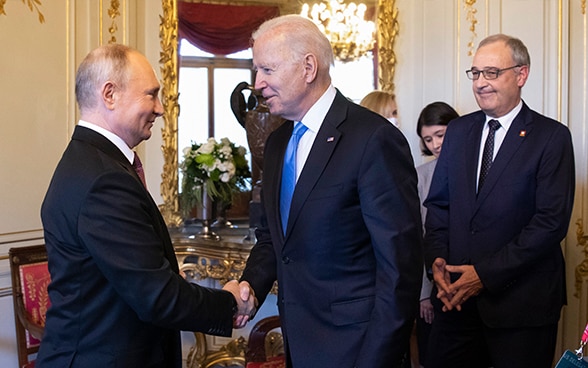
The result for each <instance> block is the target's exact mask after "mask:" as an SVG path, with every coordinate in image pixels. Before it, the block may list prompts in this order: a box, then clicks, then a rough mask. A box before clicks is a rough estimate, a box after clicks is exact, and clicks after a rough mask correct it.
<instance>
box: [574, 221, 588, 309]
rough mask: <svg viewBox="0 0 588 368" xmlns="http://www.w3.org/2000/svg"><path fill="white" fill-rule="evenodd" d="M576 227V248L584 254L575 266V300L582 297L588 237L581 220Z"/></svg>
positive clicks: (587, 263)
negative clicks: (579, 248)
mask: <svg viewBox="0 0 588 368" xmlns="http://www.w3.org/2000/svg"><path fill="white" fill-rule="evenodd" d="M576 225H577V226H578V228H577V229H576V237H577V239H578V246H579V247H582V249H583V250H582V253H584V260H583V261H582V262H581V263H580V264H579V265H578V266H576V270H575V275H576V283H575V285H576V292H575V293H574V296H575V297H576V298H581V297H582V283H583V282H584V281H583V280H584V278H585V277H586V276H588V235H584V223H583V220H582V219H581V218H580V219H578V221H576Z"/></svg>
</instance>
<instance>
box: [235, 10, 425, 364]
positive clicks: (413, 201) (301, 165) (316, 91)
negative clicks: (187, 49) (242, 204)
mask: <svg viewBox="0 0 588 368" xmlns="http://www.w3.org/2000/svg"><path fill="white" fill-rule="evenodd" d="M253 40H254V43H253V64H254V67H255V68H256V70H257V76H256V81H255V88H256V89H258V90H260V91H261V93H262V94H263V97H264V98H265V99H266V101H267V104H268V106H269V109H270V112H271V113H272V114H274V115H279V116H281V117H283V118H285V119H287V120H289V121H287V122H286V123H284V124H283V125H282V126H280V127H279V128H278V129H277V130H276V131H274V132H273V133H272V134H271V136H270V137H269V138H268V140H267V142H266V146H265V154H264V171H263V172H264V180H263V184H262V186H263V187H262V202H263V208H264V211H265V219H266V224H264V226H262V227H261V228H258V229H257V232H256V235H257V243H256V245H255V246H254V248H253V249H252V251H251V255H250V257H249V259H248V262H247V266H246V268H245V270H244V273H243V277H242V283H241V285H242V287H243V288H245V289H246V290H248V289H249V288H250V287H251V288H252V290H251V295H255V296H257V298H258V299H259V301H260V302H263V300H264V299H265V297H266V294H267V293H268V292H269V291H270V289H271V288H272V285H273V284H274V281H275V280H277V281H278V308H279V313H280V318H281V327H282V331H283V333H284V337H285V347H286V352H287V357H288V360H289V362H288V363H289V366H290V367H296V368H313V367H316V368H319V367H320V368H324V367H337V368H346V367H369V368H377V367H382V368H383V367H386V368H389V367H395V366H397V364H398V363H399V362H400V360H401V357H402V355H403V353H404V352H405V351H406V348H407V347H408V340H409V335H410V331H411V327H412V323H413V321H414V317H415V313H416V311H417V310H418V300H419V290H420V284H421V277H422V266H420V262H422V258H421V257H422V250H421V242H420V238H419V237H420V236H421V220H420V214H419V199H418V194H417V189H416V183H417V182H416V172H415V169H414V166H413V160H412V157H411V154H410V150H409V146H408V144H407V141H406V139H405V138H404V136H403V135H402V133H401V132H400V131H399V130H398V129H397V128H396V127H394V126H393V125H392V124H390V123H389V122H388V121H387V120H386V119H385V118H384V117H382V116H380V115H377V114H375V113H373V112H371V111H369V110H367V109H365V108H363V107H360V106H358V105H356V104H354V103H352V102H351V101H349V100H348V99H347V98H345V97H344V96H343V95H342V94H341V93H339V92H338V91H337V90H336V89H335V88H334V87H333V86H332V84H331V79H330V76H329V68H330V65H331V64H332V63H333V52H332V49H331V45H330V44H329V41H328V40H327V38H326V37H325V36H324V35H323V34H322V33H321V32H320V31H319V29H318V28H317V27H316V26H315V25H314V23H312V21H310V20H308V19H306V18H303V17H300V16H297V15H287V16H283V17H279V18H275V19H272V20H270V21H268V22H266V23H265V24H263V25H262V26H261V27H260V28H259V30H258V31H256V32H255V33H254V34H253ZM301 124H302V125H303V126H304V127H303V128H304V129H303V131H304V130H305V129H306V132H304V133H303V134H302V138H301V139H300V142H299V144H298V148H297V149H294V152H295V156H296V157H295V162H296V167H295V170H294V172H295V173H296V175H295V176H297V177H299V178H298V181H297V183H296V184H295V187H294V192H293V196H292V199H291V202H290V201H286V202H287V203H284V199H285V197H286V195H285V193H286V192H287V191H288V189H287V188H286V187H285V186H284V185H285V183H286V182H287V178H285V177H283V174H284V173H283V171H285V172H287V165H286V167H284V166H285V164H284V161H286V162H289V159H288V158H289V157H290V156H289V155H287V153H288V152H290V150H289V149H288V150H287V146H289V141H290V140H291V136H292V134H293V130H295V131H299V130H300V128H299V127H300V125H301ZM294 126H296V127H294ZM286 151H288V152H286ZM285 156H286V157H285ZM288 206H290V209H289V210H288V209H287V207H288ZM283 215H287V219H286V218H282V216H283ZM419 269H420V272H419Z"/></svg>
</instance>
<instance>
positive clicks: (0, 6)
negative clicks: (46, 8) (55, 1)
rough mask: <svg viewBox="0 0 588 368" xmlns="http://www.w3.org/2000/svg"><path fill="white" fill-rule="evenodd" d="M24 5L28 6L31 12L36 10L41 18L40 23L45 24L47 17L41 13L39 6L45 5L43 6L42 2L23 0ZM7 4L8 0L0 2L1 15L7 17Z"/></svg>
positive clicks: (38, 0)
mask: <svg viewBox="0 0 588 368" xmlns="http://www.w3.org/2000/svg"><path fill="white" fill-rule="evenodd" d="M22 3H23V4H25V5H26V6H28V7H29V10H30V11H33V10H34V11H36V12H37V15H38V16H39V23H45V16H43V13H41V11H40V10H39V6H40V5H43V4H41V0H22ZM5 4H6V0H0V14H1V15H6V12H5V11H4V5H5Z"/></svg>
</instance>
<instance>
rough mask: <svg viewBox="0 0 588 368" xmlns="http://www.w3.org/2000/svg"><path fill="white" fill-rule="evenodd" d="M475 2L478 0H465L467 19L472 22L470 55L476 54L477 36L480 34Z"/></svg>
mask: <svg viewBox="0 0 588 368" xmlns="http://www.w3.org/2000/svg"><path fill="white" fill-rule="evenodd" d="M475 4H476V0H464V8H465V10H466V20H467V21H468V22H470V32H472V35H471V36H470V41H469V42H468V56H472V55H474V48H475V42H476V37H477V36H478V34H477V33H476V24H478V20H477V19H476V13H477V12H478V10H477V9H476V8H475V7H474V5H475Z"/></svg>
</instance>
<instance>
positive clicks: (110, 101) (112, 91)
mask: <svg viewBox="0 0 588 368" xmlns="http://www.w3.org/2000/svg"><path fill="white" fill-rule="evenodd" d="M100 92H101V96H102V101H103V102H104V106H106V108H107V109H108V110H112V109H114V105H115V103H116V92H117V87H116V84H114V83H113V82H111V81H106V83H104V85H102V89H101V90H100Z"/></svg>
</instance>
